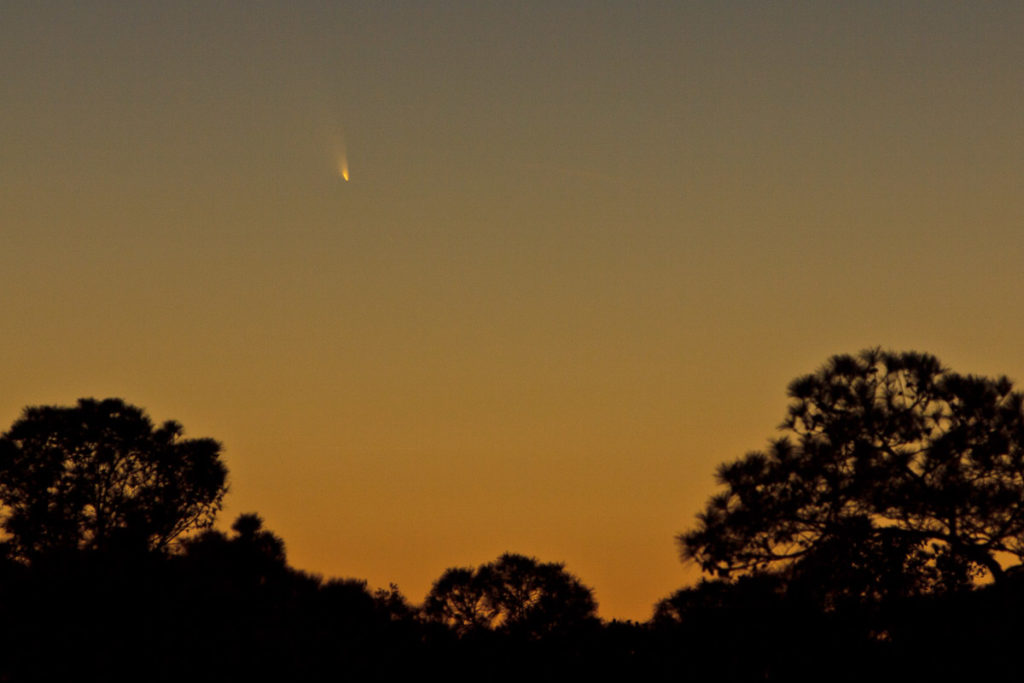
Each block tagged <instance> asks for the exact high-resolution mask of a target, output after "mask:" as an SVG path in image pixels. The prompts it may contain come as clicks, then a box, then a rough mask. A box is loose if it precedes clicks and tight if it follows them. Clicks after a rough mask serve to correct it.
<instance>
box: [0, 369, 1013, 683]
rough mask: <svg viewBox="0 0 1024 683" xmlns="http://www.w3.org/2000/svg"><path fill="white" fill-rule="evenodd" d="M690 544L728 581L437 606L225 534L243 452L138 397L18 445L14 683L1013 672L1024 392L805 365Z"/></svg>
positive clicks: (535, 582) (239, 533)
mask: <svg viewBox="0 0 1024 683" xmlns="http://www.w3.org/2000/svg"><path fill="white" fill-rule="evenodd" d="M789 393H790V398H791V404H790V408H789V411H788V413H787V417H786V419H785V421H784V423H783V425H782V428H781V429H782V431H783V435H782V436H781V437H780V438H777V439H775V440H773V441H771V442H770V445H769V448H768V449H766V450H765V451H757V452H752V453H749V454H747V455H746V456H744V457H743V458H740V459H738V460H736V461H734V462H731V463H726V464H724V465H722V466H721V468H720V469H719V472H718V479H719V483H720V484H721V486H722V487H724V490H723V491H722V492H721V493H719V494H717V495H715V496H713V497H712V498H711V499H710V500H709V502H708V504H707V506H706V508H705V509H704V511H703V512H702V513H701V514H700V515H698V518H697V524H696V525H695V527H694V528H693V529H692V530H690V531H688V532H686V533H683V534H681V535H680V536H679V539H678V541H679V547H680V551H681V554H682V556H683V558H684V560H686V561H693V562H697V563H698V564H699V565H700V566H701V567H702V568H703V569H704V570H705V571H706V572H707V574H708V576H709V578H707V579H705V580H704V581H701V582H700V583H699V584H697V585H696V586H692V587H687V588H682V589H680V590H679V591H677V592H675V593H674V594H672V595H670V596H668V597H667V598H665V599H663V600H661V601H660V602H659V603H658V604H657V605H655V606H654V609H653V613H652V617H651V619H650V620H649V621H647V622H644V623H635V622H619V621H611V622H606V621H602V620H600V619H599V618H598V616H597V604H596V602H595V601H594V597H593V592H592V590H591V589H590V588H589V587H587V586H586V585H585V584H584V583H583V582H582V581H581V580H580V579H579V578H578V577H576V576H574V575H573V574H571V573H570V572H568V571H567V570H566V568H565V567H564V566H563V565H561V564H559V563H553V562H544V561H541V560H538V559H535V558H532V557H528V556H524V555H518V554H512V553H507V554H505V555H502V556H501V557H499V558H496V559H495V560H493V561H491V562H488V563H485V564H482V565H480V566H478V567H453V568H451V569H449V570H447V571H446V572H444V573H443V574H442V576H440V577H439V578H438V579H437V581H436V582H435V583H434V585H433V588H432V589H431V591H430V593H429V594H428V595H427V596H426V599H425V600H424V601H423V602H422V603H421V604H412V603H410V601H409V600H408V599H407V598H406V597H405V596H403V595H402V594H401V592H400V591H399V590H398V588H397V587H396V586H390V587H388V588H384V589H379V588H378V589H371V588H370V587H368V586H367V584H366V582H364V581H361V580H358V579H327V580H325V579H323V578H322V577H319V576H315V575H311V574H308V573H305V572H302V571H299V570H297V569H295V568H292V567H290V566H289V565H288V562H287V557H286V553H285V544H284V541H283V540H282V539H280V538H279V537H277V536H276V535H275V534H273V533H272V532H271V531H269V530H267V529H266V528H264V526H263V521H262V519H261V518H260V517H259V516H258V515H256V514H245V515H241V516H240V517H238V519H236V520H235V522H234V524H233V525H232V527H231V529H230V531H229V532H221V531H217V530H214V529H213V528H212V523H213V521H214V519H215V517H216V515H217V513H218V511H219V510H220V508H221V503H222V500H223V497H224V495H225V493H226V490H227V489H226V481H227V470H226V468H225V467H224V464H223V462H222V461H221V458H220V445H219V444H218V443H217V442H215V441H213V440H211V439H186V438H185V437H184V433H183V430H182V428H181V426H180V425H178V424H176V423H174V422H166V423H164V424H163V425H160V426H154V425H153V423H152V422H151V421H150V420H149V418H148V416H146V414H145V413H144V412H143V411H142V410H140V409H139V408H136V407H134V406H131V405H128V404H126V403H125V402H123V401H121V400H119V399H107V400H103V401H96V400H91V399H82V400H80V401H79V402H78V403H77V404H76V405H75V406H70V407H59V406H42V407H31V408H28V409H26V410H25V412H24V414H23V415H22V417H21V418H20V419H19V420H18V421H17V422H15V423H14V425H12V427H11V428H10V430H8V431H7V432H5V433H4V434H3V435H2V436H0V505H2V507H0V510H2V528H3V532H4V534H3V541H2V545H0V614H2V615H3V619H2V620H0V624H2V625H0V647H2V648H3V650H2V652H0V681H52V680H103V681H127V680H133V681H136V680H144V681H236V680H237V681H241V680H254V681H283V680H303V681H339V680H342V681H397V680H408V679H410V678H425V679H427V680H434V679H443V680H446V681H520V680H529V681H566V680H639V681H668V680H673V681H676V680H696V681H707V680H716V681H766V680H767V681H772V680H774V681H812V680H813V681H818V680H822V679H826V680H831V681H861V680H864V679H866V678H878V677H888V678H905V679H907V680H918V679H921V678H925V677H927V678H931V679H935V680H952V679H954V678H965V677H970V678H978V677H984V676H1000V677H1006V676H1008V675H1012V674H1013V673H1014V672H1015V671H1016V668H1017V663H1016V659H1017V657H1016V654H1017V650H1016V643H1018V642H1021V640H1022V638H1024V617H1022V616H1021V615H1022V614H1024V572H1022V571H1021V569H1020V568H1021V559H1022V557H1024V396H1022V395H1021V394H1020V393H1019V392H1018V391H1016V390H1015V389H1014V388H1013V386H1012V383H1010V382H1009V380H1007V379H1006V378H996V379H990V378H984V377H976V376H970V375H967V376H963V375H958V374H956V373H953V372H951V371H949V370H948V369H947V368H945V367H943V366H942V365H941V364H940V363H938V361H937V360H936V359H935V358H934V357H932V356H929V355H927V354H919V353H912V352H911V353H893V352H882V351H880V350H878V349H870V350H867V351H864V352H862V353H860V354H858V355H856V356H835V357H833V358H832V359H830V360H829V362H828V363H827V364H826V365H825V366H823V367H822V368H821V369H820V370H819V371H818V372H816V373H814V374H811V375H807V376H805V377H801V378H798V379H797V380H795V381H794V382H793V383H792V384H791V385H790V389H789Z"/></svg>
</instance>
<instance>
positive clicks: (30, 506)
mask: <svg viewBox="0 0 1024 683" xmlns="http://www.w3.org/2000/svg"><path fill="white" fill-rule="evenodd" d="M182 433H183V432H182V428H181V425H179V424H177V423H176V422H171V421H168V422H165V423H164V424H163V425H161V426H160V427H159V428H156V429H154V427H153V424H152V422H151V421H150V419H149V417H148V416H147V415H146V414H145V412H143V411H142V410H141V409H139V408H136V407H135V406H131V405H128V404H126V403H125V402H124V401H122V400H121V399H113V398H112V399H105V400H102V401H97V400H94V399H80V400H79V401H78V403H77V405H75V406H73V407H60V406H36V407H29V408H26V409H25V411H24V413H23V414H22V417H21V418H20V419H19V420H18V421H16V422H15V423H14V424H13V425H12V426H11V428H10V430H8V431H7V432H6V433H5V434H3V436H2V437H0V504H2V506H3V509H2V515H3V516H2V525H3V529H4V531H6V532H7V535H8V540H7V544H8V549H9V552H10V554H11V555H12V556H14V557H18V558H21V559H28V560H31V559H33V558H35V557H38V556H40V555H45V554H48V553H53V552H55V551H69V550H85V549H88V550H109V549H111V548H115V547H120V548H123V547H132V548H138V549H147V550H157V551H160V550H164V549H166V548H167V547H168V545H169V544H170V543H171V542H172V541H174V540H175V539H177V538H179V537H180V536H181V535H182V534H185V533H186V532H189V531H192V530H195V529H201V528H204V527H208V526H209V525H210V524H212V522H213V520H214V516H215V515H216V513H217V511H218V510H219V509H220V506H221V500H222V498H223V496H224V493H225V492H226V490H227V487H226V485H225V481H226V478H227V470H226V468H225V466H224V464H223V462H222V461H221V459H220V444H218V443H217V442H216V441H214V440H212V439H184V438H182Z"/></svg>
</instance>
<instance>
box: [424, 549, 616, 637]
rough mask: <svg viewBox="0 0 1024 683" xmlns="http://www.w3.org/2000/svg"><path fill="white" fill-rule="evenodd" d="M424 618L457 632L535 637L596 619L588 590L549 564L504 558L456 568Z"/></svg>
mask: <svg viewBox="0 0 1024 683" xmlns="http://www.w3.org/2000/svg"><path fill="white" fill-rule="evenodd" d="M423 609H424V612H425V613H426V615H427V616H428V617H429V618H431V619H432V620H434V621H438V622H441V623H444V624H446V625H448V626H450V627H452V628H454V629H455V630H456V631H458V632H459V633H462V634H465V633H470V632H474V631H500V632H503V633H509V634H515V635H524V636H527V637H540V636H543V635H550V634H555V633H564V632H567V631H569V630H572V629H574V628H578V627H580V626H582V625H584V624H587V623H590V622H592V621H594V620H596V612H597V603H596V602H595V601H594V597H593V594H592V593H591V590H590V589H589V588H587V587H586V586H584V585H583V584H582V583H581V582H580V580H579V579H578V578H576V577H575V576H573V575H572V574H570V573H569V572H567V571H566V570H565V566H564V565H562V564H559V563H555V562H538V561H537V560H536V559H534V558H532V557H526V556H524V555H517V554H513V553H505V554H504V555H502V556H501V557H499V558H498V559H497V560H495V561H494V562H489V563H487V564H483V565H480V566H479V567H477V568H476V569H471V568H468V567H456V568H452V569H449V570H447V571H446V572H445V573H444V574H443V575H442V576H441V578H439V579H438V580H437V581H436V582H435V583H434V586H433V588H432V589H431V591H430V594H429V595H428V596H427V599H426V602H425V603H424V606H423Z"/></svg>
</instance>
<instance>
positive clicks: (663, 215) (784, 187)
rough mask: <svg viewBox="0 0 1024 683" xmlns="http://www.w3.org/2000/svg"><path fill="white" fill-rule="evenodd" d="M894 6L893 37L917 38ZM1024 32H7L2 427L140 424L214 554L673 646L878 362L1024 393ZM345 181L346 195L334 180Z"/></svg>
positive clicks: (397, 24) (98, 8) (321, 14)
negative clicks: (904, 361) (784, 463)
mask: <svg viewBox="0 0 1024 683" xmlns="http://www.w3.org/2000/svg"><path fill="white" fill-rule="evenodd" d="M893 5H895V6H893ZM1022 35H1024V5H1021V4H1019V3H1015V2H992V3H985V4H984V5H976V4H974V3H960V2H927V3H924V2H921V3H915V2H911V3H898V4H894V3H883V2H863V3H856V4H851V3H838V2H837V3H829V2H814V3H812V2H792V3H790V2H785V3H771V4H767V3H755V2H749V3H747V2H743V3H740V2H732V3H711V2H708V3H664V4H662V3H658V4H655V3H645V4H643V5H640V6H637V7H633V6H629V7H627V6H626V5H625V3H623V4H609V5H605V4H595V3H589V2H588V3H582V2H581V3H558V4H557V6H551V3H539V2H522V3H514V4H512V3H489V2H488V3H480V2H466V3H461V2H450V3H398V4H393V3H387V6H386V7H385V6H384V3H365V4H358V5H357V4H355V3H353V4H352V5H351V6H350V5H349V4H348V3H336V2H327V1H323V2H291V3H277V2H265V3H242V2H227V3H217V7H216V8H215V9H211V8H210V7H209V3H201V2H177V3H157V2H140V3H132V4H130V6H129V3H120V2H89V3H78V2H60V1H56V0H55V1H52V2H42V3H34V2H10V3H4V4H3V5H0V150H2V151H0V303H2V305H3V313H4V315H3V320H4V322H3V323H2V325H3V330H2V331H3V333H2V334H0V357H2V358H3V359H4V362H3V363H2V364H0V387H2V389H3V391H2V394H0V425H2V426H3V427H6V426H7V425H9V424H10V423H11V422H13V420H14V419H16V418H17V416H18V414H19V413H20V410H21V408H22V407H23V406H25V405H29V404H42V403H59V404H70V403H72V402H73V401H74V400H75V399H77V398H78V397H80V396H96V397H105V396H120V397H123V398H124V399H126V400H128V401H130V402H132V403H135V404H137V405H140V406H142V407H145V408H146V409H147V410H148V411H149V413H150V414H151V416H152V417H153V418H154V419H156V420H164V419H171V418H173V419H177V420H179V421H180V422H182V423H183V424H184V426H185V429H186V431H187V433H188V434H189V435H191V436H196V437H199V436H211V437H214V438H216V439H218V440H220V441H222V442H223V444H224V447H225V453H226V458H227V462H228V466H229V468H230V471H231V493H230V495H229V497H228V500H227V508H226V510H225V512H224V515H223V522H225V523H230V521H231V519H232V518H233V517H234V516H235V515H237V514H239V513H241V512H247V511H258V512H259V513H260V514H262V515H263V516H264V518H265V519H266V522H267V525H268V527H269V528H270V529H272V530H274V531H275V532H277V533H278V534H280V535H281V536H282V537H283V538H284V539H285V541H286V542H287V544H288V550H289V558H290V560H291V562H292V563H293V564H294V565H295V566H297V567H300V568H304V569H308V570H311V571H317V572H321V573H323V574H325V575H328V576H355V577H360V578H365V579H367V580H369V582H370V583H371V584H373V585H378V586H379V585H386V584H387V583H388V582H391V581H394V582H396V583H398V584H399V586H400V588H401V589H402V590H403V592H404V593H406V594H407V595H408V596H409V598H410V599H412V600H413V601H419V600H421V599H422V597H423V596H424V595H425V593H426V591H427V590H428V589H429V586H430V584H431V582H432V581H433V580H434V579H435V578H437V577H438V576H439V575H440V574H441V573H442V572H443V571H444V569H445V568H447V567H450V566H454V565H475V564H478V563H481V562H485V561H489V560H491V559H494V558H495V557H497V556H498V555H499V554H500V553H502V552H504V551H513V552H520V553H525V554H530V555H535V556H537V557H539V558H541V559H542V560H545V561H563V562H565V563H566V564H567V567H568V569H569V570H571V571H573V572H575V573H576V574H577V575H579V576H580V577H581V578H582V579H583V581H584V582H585V583H586V584H588V585H590V586H592V587H594V589H595V591H596V595H597V598H598V601H599V602H600V605H601V608H600V609H601V614H602V616H604V617H606V618H612V617H618V618H633V619H646V618H647V617H648V616H649V615H650V609H651V606H652V604H653V603H654V602H655V601H656V600H658V599H659V598H661V597H663V596H665V595H667V594H668V593H669V592H671V591H672V590H674V589H676V588H678V587H681V586H682V585H684V584H685V583H688V582H692V581H693V580H695V578H696V573H695V572H694V571H693V570H692V569H687V568H685V567H683V566H682V565H681V564H680V563H679V561H678V559H677V556H676V549H675V546H674V541H673V536H674V535H675V534H676V533H678V532H680V531H683V530H684V529H686V528H688V526H689V525H690V524H691V521H692V520H693V516H694V515H695V514H696V513H697V512H698V511H699V510H700V508H701V506H702V504H703V502H704V500H705V499H706V498H707V497H708V496H709V495H710V494H711V493H712V492H713V490H714V484H713V480H712V473H713V471H714V468H715V466H716V465H717V463H719V462H722V461H724V460H729V459H733V458H736V457H739V456H741V455H742V454H743V453H744V452H745V451H747V450H751V449H756V448H760V447H761V446H762V445H764V443H765V440H766V439H767V438H768V437H769V436H771V435H772V434H773V431H772V430H773V429H774V428H775V426H776V425H777V424H778V422H779V421H780V420H781V419H782V417H783V415H784V411H785V406H786V400H785V393H784V391H785V386H786V384H787V383H788V381H789V380H790V379H792V378H793V377H795V376H797V375H800V374H803V373H807V372H811V371H813V370H814V369H816V368H817V367H818V366H819V365H820V364H821V363H822V362H823V361H824V360H825V359H826V358H827V357H828V356H829V355H831V354H833V353H839V352H852V351H856V350H858V349H860V348H863V347H865V346H874V345H882V346H885V347H891V348H895V349H917V350H923V351H929V352H932V353H934V354H936V355H938V356H939V358H940V359H942V360H943V361H944V362H946V363H947V364H948V365H950V366H952V367H953V368H954V369H956V370H958V371H961V372H974V373H982V374H1003V373H1005V374H1008V375H1010V376H1011V377H1014V378H1016V379H1018V380H1021V381H1024V355H1022V354H1021V352H1020V349H1021V348H1022V347H1024V315H1021V313H1020V311H1019V310H1018V308H1019V307H1018V301H1017V300H1018V298H1019V292H1020V291H1021V289H1022V285H1024V268H1022V267H1021V264H1022V263H1024V258H1022V257H1024V117H1022V116H1021V112H1024V88H1022V87H1021V84H1022V83H1024V41H1021V39H1020V37H1021V36H1022ZM343 163H347V168H348V170H349V172H350V180H349V182H344V181H343V180H342V179H341V178H340V176H339V174H340V172H341V169H342V168H343Z"/></svg>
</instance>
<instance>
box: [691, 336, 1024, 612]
mask: <svg viewBox="0 0 1024 683" xmlns="http://www.w3.org/2000/svg"><path fill="white" fill-rule="evenodd" d="M789 396H790V398H791V399H792V401H791V403H790V406H789V410H788V414H787V416H786V419H785V421H784V422H783V423H782V425H781V429H782V430H783V432H784V435H783V436H782V437H781V438H779V439H777V440H775V441H773V442H772V443H771V444H770V446H769V448H768V449H767V450H765V451H758V452H753V453H749V454H748V455H746V456H745V457H743V458H741V459H739V460H736V461H734V462H731V463H727V464H723V465H722V466H721V467H719V469H718V473H717V478H718V481H719V483H720V484H721V485H723V486H724V487H725V491H723V492H722V493H720V494H718V495H716V496H714V497H713V498H711V500H710V501H709V502H708V504H707V506H706V508H705V509H704V511H703V512H702V513H701V514H700V515H698V524H697V528H695V529H694V530H692V531H689V532H687V533H684V534H682V535H680V537H679V542H680V546H681V550H682V555H683V557H684V558H685V559H692V560H695V561H696V562H698V563H699V564H700V566H701V567H702V568H703V569H704V570H705V571H706V572H709V573H712V574H714V575H716V576H719V577H729V576H732V575H734V574H737V573H739V574H745V573H750V572H757V571H764V570H770V569H774V570H779V571H785V572H788V573H789V574H790V575H791V576H793V577H795V578H796V579H800V578H803V579H804V580H806V581H809V582H818V583H825V584H831V585H830V590H831V591H832V594H833V596H834V595H837V594H839V595H841V594H844V593H846V594H848V596H849V597H851V598H857V599H862V598H872V597H881V596H884V595H886V594H912V593H920V592H928V591H936V590H941V591H948V590H958V589H962V588H966V587H969V586H971V585H972V584H973V582H974V581H975V580H976V579H977V578H979V577H980V576H982V575H986V574H987V575H989V576H991V577H992V578H993V579H995V580H997V581H998V580H1000V579H1001V578H1002V576H1003V575H1004V571H1005V570H1004V567H1003V564H1002V562H1005V561H1006V560H1009V559H1012V560H1014V561H1019V560H1020V559H1021V558H1024V411H1022V405H1024V399H1022V395H1021V393H1020V392H1018V391H1015V390H1014V388H1013V385H1012V383H1011V382H1010V381H1009V380H1008V379H1006V378H1005V377H999V378H995V379H992V378H987V377H977V376H972V375H960V374H957V373H954V372H952V371H950V370H948V369H947V368H945V367H943V366H942V365H941V364H940V363H939V361H938V360H937V359H936V358H935V357H934V356H931V355H928V354H923V353H915V352H903V353H896V352H884V351H881V350H879V349H871V350H866V351H863V352H861V353H860V354H858V355H855V356H854V355H839V356H835V357H833V358H831V359H830V360H829V361H828V363H827V364H826V365H825V366H824V367H822V368H821V369H820V370H818V371H817V372H816V373H814V374H810V375H807V376H804V377H800V378H798V379H796V380H795V381H794V382H792V383H791V384H790V386H789Z"/></svg>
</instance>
